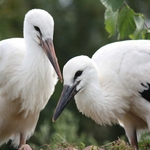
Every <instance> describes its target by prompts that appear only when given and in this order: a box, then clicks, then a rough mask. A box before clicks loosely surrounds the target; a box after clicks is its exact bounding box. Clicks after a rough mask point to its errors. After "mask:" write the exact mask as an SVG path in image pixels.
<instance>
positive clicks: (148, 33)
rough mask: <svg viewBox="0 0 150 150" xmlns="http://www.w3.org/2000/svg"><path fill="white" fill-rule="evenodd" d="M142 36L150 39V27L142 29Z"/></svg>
mask: <svg viewBox="0 0 150 150" xmlns="http://www.w3.org/2000/svg"><path fill="white" fill-rule="evenodd" d="M142 38H143V39H149V40H150V29H144V30H143V31H142Z"/></svg>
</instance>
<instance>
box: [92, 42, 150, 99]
mask: <svg viewBox="0 0 150 150" xmlns="http://www.w3.org/2000/svg"><path fill="white" fill-rule="evenodd" d="M92 59H93V60H94V61H95V63H96V65H97V67H98V70H99V76H100V83H101V84H102V86H103V85H104V83H107V85H108V84H109V85H112V86H114V88H118V89H119V88H122V87H123V88H124V90H126V91H129V92H130V93H131V94H134V95H139V94H140V95H141V96H142V97H143V98H145V99H147V100H148V101H150V89H149V85H150V41H148V40H131V41H122V42H116V43H112V44H108V45H106V46H104V47H102V48H100V49H99V50H98V51H97V52H96V53H95V54H94V55H93V57H92ZM121 86H122V87H121Z"/></svg>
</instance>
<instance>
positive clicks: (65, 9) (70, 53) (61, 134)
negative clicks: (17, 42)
mask: <svg viewBox="0 0 150 150" xmlns="http://www.w3.org/2000/svg"><path fill="white" fill-rule="evenodd" d="M126 2H127V3H128V4H129V6H130V7H131V8H133V9H134V11H135V12H140V13H143V14H144V15H145V16H146V17H147V22H149V21H150V20H149V18H150V1H149V0H137V1H136V2H135V1H126ZM33 8H41V9H44V10H46V11H48V12H49V13H50V14H51V15H52V16H53V18H54V21H55V31H54V45H55V50H56V54H57V57H58V60H59V64H60V68H61V70H62V68H63V66H64V64H65V63H66V62H67V61H68V60H69V59H71V58H72V57H74V56H77V55H83V54H84V55H88V56H90V57H91V56H92V54H93V53H94V52H95V51H96V50H97V49H98V48H100V47H101V46H103V45H105V44H108V43H110V42H114V41H117V38H116V36H114V37H111V38H108V33H107V32H106V30H105V25H104V12H105V8H104V6H103V5H102V4H101V2H100V0H0V40H2V39H5V38H12V37H22V36H23V33H22V30H23V20H24V15H25V13H26V12H27V11H28V10H30V9H33ZM148 24H149V23H148ZM61 90H62V84H61V83H60V82H59V83H58V84H57V86H56V88H55V92H54V94H53V95H52V97H51V98H50V101H49V103H48V104H47V106H46V108H45V109H44V110H43V111H42V112H41V115H40V119H39V121H38V125H37V127H36V130H35V133H34V135H33V136H32V137H31V138H30V139H29V140H28V141H27V142H28V143H30V144H31V146H32V147H33V148H34V149H40V146H42V145H43V144H47V145H49V146H50V148H51V149H55V148H56V145H57V143H59V142H62V141H63V140H67V141H68V142H69V143H77V144H80V143H82V142H83V143H84V144H86V145H91V144H95V145H98V146H99V145H103V144H104V143H107V142H109V141H113V140H116V139H118V137H121V136H122V135H124V134H125V133H124V130H123V129H122V128H121V127H120V126H118V125H113V126H111V127H109V126H105V127H102V126H100V125H97V124H96V123H95V122H94V121H92V120H91V119H89V118H87V117H85V116H83V115H82V114H81V113H79V112H78V110H77V108H76V106H75V103H74V100H72V102H71V103H70V104H69V105H68V106H67V108H66V109H65V110H64V112H63V113H62V114H61V116H60V117H59V118H58V120H57V121H56V122H55V123H53V122H52V115H53V112H54V109H55V107H56V104H57V101H58V99H59V96H60V94H61ZM46 147H47V146H45V149H48V148H46ZM1 149H2V150H8V149H9V150H13V148H11V147H10V143H8V144H7V145H3V146H2V147H1V148H0V150H1ZM43 149H44V148H43Z"/></svg>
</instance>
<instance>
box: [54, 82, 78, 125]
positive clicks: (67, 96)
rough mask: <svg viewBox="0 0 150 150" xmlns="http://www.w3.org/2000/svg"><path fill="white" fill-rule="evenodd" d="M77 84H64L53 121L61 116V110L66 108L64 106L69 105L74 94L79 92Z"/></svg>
mask: <svg viewBox="0 0 150 150" xmlns="http://www.w3.org/2000/svg"><path fill="white" fill-rule="evenodd" d="M76 85H77V84H75V85H72V86H68V85H64V87H63V90H62V93H61V96H60V99H59V101H58V103H57V106H56V108H55V111H54V115H53V119H52V120H53V122H54V121H56V119H57V118H58V117H59V115H60V114H61V112H62V111H63V110H64V108H65V107H66V106H67V104H68V102H69V101H70V100H71V98H72V97H73V96H75V95H76V94H77V92H78V91H76Z"/></svg>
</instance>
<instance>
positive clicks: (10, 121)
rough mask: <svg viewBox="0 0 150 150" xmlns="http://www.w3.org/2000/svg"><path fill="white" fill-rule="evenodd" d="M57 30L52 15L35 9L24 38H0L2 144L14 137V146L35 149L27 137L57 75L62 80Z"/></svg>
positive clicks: (29, 17)
mask: <svg viewBox="0 0 150 150" xmlns="http://www.w3.org/2000/svg"><path fill="white" fill-rule="evenodd" d="M53 31H54V21H53V18H52V16H51V15H50V14H49V13H48V12H46V11H44V10H40V9H33V10H30V11H29V12H28V13H27V14H26V16H25V20H24V38H12V39H6V40H3V41H0V145H1V144H3V143H5V142H7V141H8V140H9V139H11V140H12V143H13V145H14V147H19V149H20V150H21V149H26V150H30V149H31V147H30V146H29V145H27V144H26V140H27V139H28V138H29V137H30V136H31V134H32V133H33V132H34V130H35V127H36V124H37V121H38V118H39V113H40V111H41V110H42V109H43V108H44V107H45V105H46V104H47V102H48V100H49V98H50V96H51V95H52V94H53V92H54V88H55V85H56V83H57V80H58V79H57V75H58V77H59V79H60V80H62V77H61V72H60V69H59V65H58V62H57V58H56V55H55V50H54V46H53ZM54 69H55V70H54ZM55 71H56V72H55ZM56 73H57V75H56Z"/></svg>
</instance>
